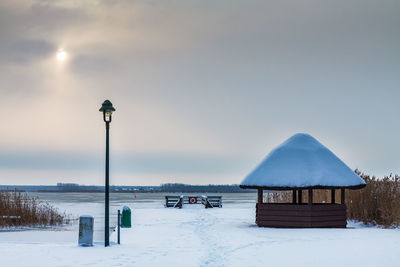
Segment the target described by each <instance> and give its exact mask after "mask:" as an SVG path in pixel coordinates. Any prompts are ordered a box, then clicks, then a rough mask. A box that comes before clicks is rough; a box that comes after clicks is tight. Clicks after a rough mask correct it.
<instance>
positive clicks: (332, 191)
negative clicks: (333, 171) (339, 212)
mask: <svg viewBox="0 0 400 267" xmlns="http://www.w3.org/2000/svg"><path fill="white" fill-rule="evenodd" d="M335 202H336V200H335V189H331V203H332V204H335Z"/></svg>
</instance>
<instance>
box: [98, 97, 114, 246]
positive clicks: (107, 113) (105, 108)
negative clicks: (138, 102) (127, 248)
mask: <svg viewBox="0 0 400 267" xmlns="http://www.w3.org/2000/svg"><path fill="white" fill-rule="evenodd" d="M99 111H100V112H103V119H104V122H105V123H106V186H105V193H106V196H105V216H104V246H105V247H108V246H109V245H110V237H109V231H110V216H109V214H110V198H109V195H110V185H109V132H110V122H111V115H112V113H113V111H115V108H114V107H113V105H112V103H111V102H110V101H109V100H106V101H104V102H103V104H102V105H101V108H100V110H99Z"/></svg>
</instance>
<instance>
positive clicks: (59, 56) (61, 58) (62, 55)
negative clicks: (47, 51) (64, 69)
mask: <svg viewBox="0 0 400 267" xmlns="http://www.w3.org/2000/svg"><path fill="white" fill-rule="evenodd" d="M67 56H68V55H67V52H66V51H65V50H64V49H59V50H58V51H57V54H56V58H57V61H59V62H63V61H65V60H66V59H67Z"/></svg>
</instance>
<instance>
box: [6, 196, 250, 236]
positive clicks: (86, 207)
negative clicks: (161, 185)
mask: <svg viewBox="0 0 400 267" xmlns="http://www.w3.org/2000/svg"><path fill="white" fill-rule="evenodd" d="M182 194H183V195H193V196H196V195H221V196H222V203H223V208H224V209H235V208H249V209H251V210H253V209H254V207H255V203H256V201H257V194H256V193H209V194H205V193H111V194H110V226H115V225H116V224H117V211H118V209H120V210H121V211H122V207H123V206H124V205H127V206H128V207H130V208H131V209H132V219H133V220H134V219H135V215H136V212H135V210H137V209H165V208H164V203H165V196H166V195H182ZM29 195H30V196H31V197H37V198H39V200H41V201H45V202H48V203H50V204H51V205H52V206H54V207H56V208H58V209H59V211H60V212H65V213H66V214H69V215H71V217H73V218H78V217H79V216H80V215H83V214H89V215H92V216H94V223H95V227H94V229H95V233H94V239H95V241H96V240H98V241H100V240H103V239H104V234H103V233H104V193H33V192H32V193H29ZM185 208H202V209H204V206H203V205H191V206H189V205H186V206H185ZM77 228H78V224H77V223H75V224H73V225H71V226H69V227H63V228H59V229H57V231H59V232H64V231H75V232H76V231H77ZM58 235H59V236H60V240H64V241H72V240H74V241H75V240H76V238H77V237H76V236H74V235H71V234H68V233H59V234H58ZM14 238H17V240H21V241H22V240H23V241H28V242H29V241H33V240H31V238H30V236H28V235H24V234H23V233H19V234H15V235H14ZM14 238H13V239H14ZM34 238H36V236H34ZM41 239H42V238H41Z"/></svg>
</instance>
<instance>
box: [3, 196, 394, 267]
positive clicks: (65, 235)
mask: <svg viewBox="0 0 400 267" xmlns="http://www.w3.org/2000/svg"><path fill="white" fill-rule="evenodd" d="M254 213H255V209H254V204H251V206H250V205H242V206H240V205H233V204H225V205H224V207H223V208H221V209H219V208H214V209H204V208H203V207H202V206H201V205H186V206H184V208H183V209H173V208H169V209H167V208H161V207H160V208H154V207H153V208H147V207H146V208H135V207H133V209H132V223H133V225H132V228H123V229H121V245H117V244H116V234H115V233H113V234H112V235H111V241H112V242H111V247H108V248H105V247H103V243H102V242H100V241H97V242H95V244H94V246H93V247H79V246H78V231H77V230H76V228H75V227H72V229H68V228H66V229H64V230H63V229H58V230H57V229H52V230H46V231H38V230H35V231H22V232H0V253H1V266H8V267H12V266H60V267H61V266H334V267H337V266H400V262H399V260H398V259H399V258H398V254H397V253H398V251H399V250H400V230H399V229H380V228H376V227H364V226H363V225H362V224H360V223H353V222H349V228H347V229H273V228H259V227H257V226H256V225H255V224H254V217H255V214H254ZM95 220H96V218H95Z"/></svg>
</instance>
